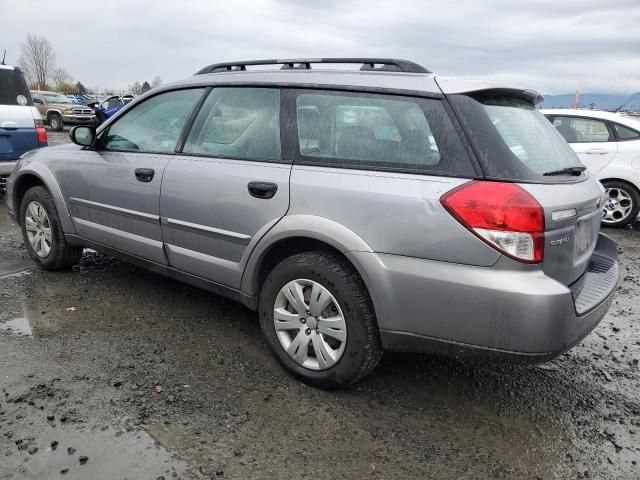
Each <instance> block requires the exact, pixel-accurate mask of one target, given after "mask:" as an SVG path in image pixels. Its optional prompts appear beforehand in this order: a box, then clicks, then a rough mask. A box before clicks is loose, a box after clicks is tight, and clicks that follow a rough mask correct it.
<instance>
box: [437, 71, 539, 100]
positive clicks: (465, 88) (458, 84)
mask: <svg viewBox="0 0 640 480" xmlns="http://www.w3.org/2000/svg"><path fill="white" fill-rule="evenodd" d="M435 81H436V83H437V84H438V86H439V87H440V90H442V93H444V94H445V95H455V94H463V95H504V96H509V97H516V98H521V99H523V100H525V101H527V102H531V103H532V104H534V105H537V104H538V103H542V101H544V97H543V96H542V95H541V94H540V93H538V92H536V91H535V90H530V89H526V88H517V87H501V86H500V85H497V84H495V83H491V82H484V81H478V80H464V79H460V78H448V77H436V78H435Z"/></svg>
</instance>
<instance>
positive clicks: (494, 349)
mask: <svg viewBox="0 0 640 480" xmlns="http://www.w3.org/2000/svg"><path fill="white" fill-rule="evenodd" d="M337 63H350V64H358V65H361V67H360V69H359V70H358V71H349V70H345V69H336V70H329V69H326V70H322V69H318V68H312V66H315V67H317V66H318V65H321V64H337ZM267 64H269V65H275V66H276V68H274V69H272V70H266V69H264V67H263V68H261V69H254V70H252V69H251V68H250V67H251V66H253V65H267ZM247 67H249V68H247ZM278 67H281V68H278ZM540 100H541V97H540V96H539V95H538V94H537V93H535V92H532V91H530V90H522V89H515V88H507V87H503V86H497V85H494V84H488V83H481V82H472V81H466V80H456V79H449V78H442V77H437V76H435V75H433V74H432V73H430V72H429V71H428V70H426V69H425V68H424V67H422V66H420V65H417V64H415V63H413V62H409V61H404V60H393V59H354V58H349V59H324V60H323V59H295V60H269V61H252V62H236V63H228V64H216V65H211V66H208V67H206V68H203V69H202V70H201V71H199V72H198V73H197V74H196V75H194V76H193V77H191V78H189V79H187V80H184V81H181V82H177V83H173V84H170V85H164V86H162V87H160V88H157V89H155V90H152V91H150V92H148V93H147V94H145V95H142V96H140V97H138V98H136V99H135V100H134V101H133V102H131V103H130V104H129V105H127V106H126V107H124V108H123V109H122V110H121V111H120V112H118V113H117V114H116V115H115V116H114V117H113V118H111V119H109V120H108V121H107V122H106V123H105V124H104V125H102V126H101V127H100V128H98V129H97V130H96V129H95V128H93V127H87V126H79V127H76V128H75V129H74V130H73V131H72V132H71V138H72V140H73V141H74V142H75V145H74V144H70V145H64V146H57V147H49V148H45V149H41V150H38V151H34V152H30V153H27V154H26V155H24V156H23V157H22V158H21V160H20V161H19V163H18V166H17V168H16V170H15V171H14V172H13V174H12V176H11V177H10V178H9V181H8V197H7V203H8V206H9V211H10V212H13V215H15V217H16V219H17V221H18V223H19V224H20V225H21V228H22V232H23V235H24V239H25V245H26V247H27V249H28V251H29V253H30V255H31V256H32V257H33V259H34V260H35V262H37V263H38V264H39V265H41V266H42V267H43V268H45V269H51V270H56V269H62V268H69V267H70V266H72V265H73V264H74V263H76V262H77V261H78V259H79V258H80V255H81V253H82V248H83V247H91V248H94V249H97V250H101V251H103V252H106V253H108V254H111V255H114V256H117V257H121V258H124V259H128V260H130V261H132V262H135V263H137V264H140V265H143V266H145V267H147V268H150V269H152V270H154V271H156V272H160V273H163V274H166V275H169V276H171V277H174V278H177V279H180V280H183V281H186V282H189V283H192V284H194V285H197V286H200V287H202V288H206V289H209V290H210V291H212V292H215V293H218V294H222V295H226V296H228V297H231V298H233V299H235V300H237V301H239V302H242V303H243V304H244V305H246V306H247V307H249V308H250V309H253V310H256V311H257V312H258V313H259V317H260V323H261V327H262V330H263V331H264V334H265V337H266V339H267V341H268V343H269V345H270V346H271V348H272V349H273V351H274V353H275V355H276V356H277V358H278V360H279V361H280V362H281V363H282V365H284V367H286V369H288V370H289V371H290V372H292V373H293V374H295V375H297V376H298V377H300V378H302V379H303V380H305V381H306V382H308V383H310V384H313V385H316V386H320V387H324V388H330V387H335V386H340V385H348V384H350V383H352V382H354V381H356V380H358V379H360V378H362V377H363V376H364V375H366V374H367V373H368V372H370V371H371V370H372V369H373V368H374V367H375V365H376V364H377V362H378V360H379V359H380V357H381V355H382V352H383V351H384V350H392V351H419V352H430V353H445V354H451V355H463V354H471V355H490V356H494V357H498V358H504V359H509V360H524V361H532V362H533V361H544V360H548V359H551V358H553V357H555V356H557V355H559V354H560V353H562V352H564V351H566V350H568V349H569V348H571V347H572V346H573V345H575V344H576V343H577V342H579V341H580V340H581V339H582V338H583V337H584V336H585V335H587V334H588V333H589V332H590V331H591V330H592V329H593V328H594V327H595V326H596V325H597V324H598V322H600V320H601V319H602V317H603V316H604V315H605V313H606V312H607V309H608V308H609V304H610V302H611V298H612V295H613V292H614V290H615V287H616V285H617V282H618V263H617V257H616V256H617V253H616V245H615V243H614V242H613V241H612V240H610V239H609V238H607V237H606V236H604V235H602V234H600V218H601V207H602V205H601V202H602V197H603V188H602V186H601V185H600V184H599V183H598V182H597V181H596V180H595V179H593V178H592V177H591V176H590V175H588V174H587V173H586V172H585V171H584V170H585V169H584V167H583V166H582V165H581V164H580V162H579V161H578V159H577V157H576V155H575V154H574V153H573V151H572V150H571V148H570V147H569V146H568V145H567V143H566V142H565V141H564V140H563V139H562V137H561V136H560V134H559V133H557V132H556V130H555V129H554V127H553V126H552V125H551V124H550V123H549V122H548V121H547V120H546V119H545V118H544V117H543V116H542V115H541V114H540V112H538V111H537V110H536V109H535V107H534V105H535V104H536V103H537V102H539V101H540Z"/></svg>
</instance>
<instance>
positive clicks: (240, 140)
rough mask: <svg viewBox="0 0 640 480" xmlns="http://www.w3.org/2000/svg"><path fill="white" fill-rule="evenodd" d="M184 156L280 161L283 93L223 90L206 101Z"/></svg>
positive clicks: (185, 148)
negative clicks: (281, 96) (281, 98)
mask: <svg viewBox="0 0 640 480" xmlns="http://www.w3.org/2000/svg"><path fill="white" fill-rule="evenodd" d="M183 152H184V153H189V154H194V155H202V156H211V157H226V158H237V159H242V160H265V161H279V160H280V90H279V89H276V88H245V87H242V88H240V87H219V88H214V89H213V91H212V92H211V93H210V94H209V97H208V98H207V100H206V101H205V103H204V105H203V106H202V109H201V110H200V113H199V114H198V117H197V118H196V121H195V122H194V124H193V127H192V128H191V132H190V133H189V137H188V138H187V142H186V143H185V145H184V149H183Z"/></svg>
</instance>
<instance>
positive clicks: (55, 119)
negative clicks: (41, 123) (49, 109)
mask: <svg viewBox="0 0 640 480" xmlns="http://www.w3.org/2000/svg"><path fill="white" fill-rule="evenodd" d="M49 125H50V126H51V130H55V131H56V132H60V131H62V128H63V127H64V123H63V121H62V117H61V116H60V114H59V113H52V114H51V115H49Z"/></svg>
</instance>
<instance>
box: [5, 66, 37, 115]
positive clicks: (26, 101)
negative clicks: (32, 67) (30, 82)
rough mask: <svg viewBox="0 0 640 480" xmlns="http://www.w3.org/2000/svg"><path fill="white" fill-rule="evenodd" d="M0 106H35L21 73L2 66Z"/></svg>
mask: <svg viewBox="0 0 640 480" xmlns="http://www.w3.org/2000/svg"><path fill="white" fill-rule="evenodd" d="M0 105H19V106H26V105H33V102H32V101H31V95H30V94H29V88H28V87H27V82H26V81H25V79H24V76H23V74H22V73H21V72H19V71H16V70H14V69H13V68H2V66H0Z"/></svg>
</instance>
